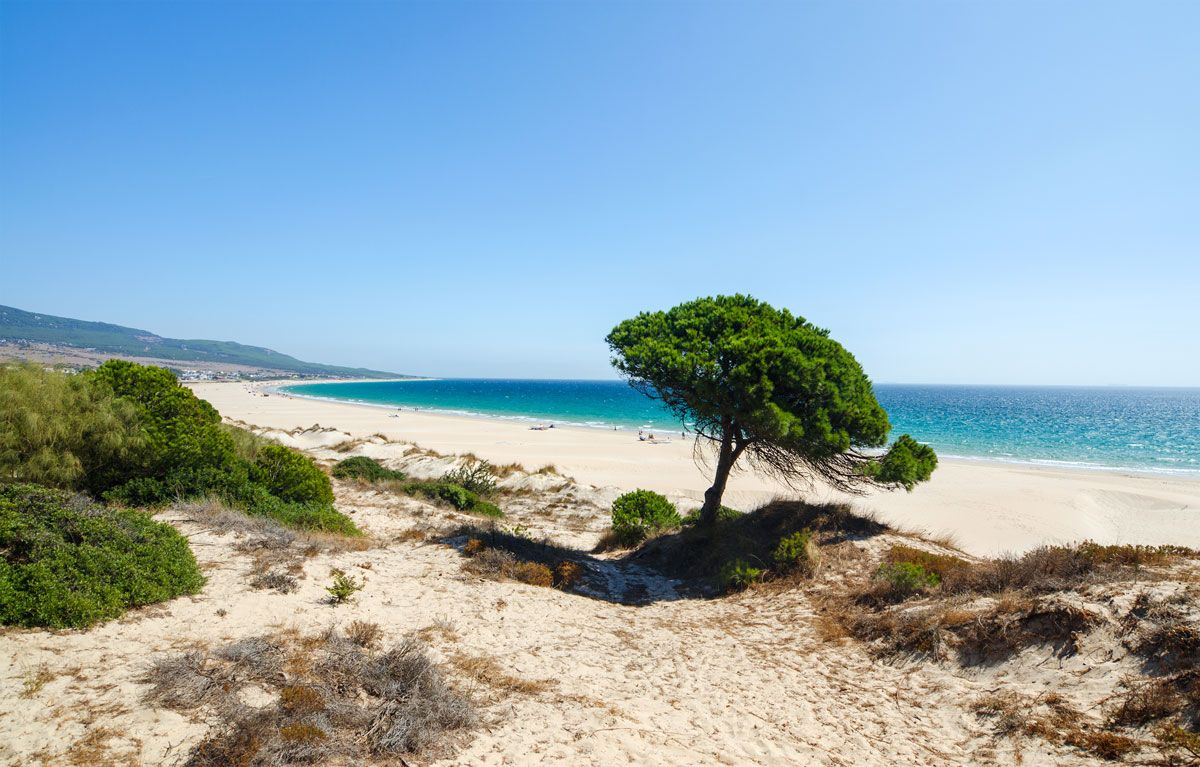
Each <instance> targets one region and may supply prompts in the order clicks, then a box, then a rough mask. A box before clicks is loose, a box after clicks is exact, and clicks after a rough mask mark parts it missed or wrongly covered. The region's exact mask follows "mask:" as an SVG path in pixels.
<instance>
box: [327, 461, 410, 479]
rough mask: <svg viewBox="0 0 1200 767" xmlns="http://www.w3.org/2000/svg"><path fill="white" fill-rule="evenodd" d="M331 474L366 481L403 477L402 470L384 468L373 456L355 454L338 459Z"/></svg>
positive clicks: (339, 477) (340, 477)
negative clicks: (342, 459) (341, 459)
mask: <svg viewBox="0 0 1200 767" xmlns="http://www.w3.org/2000/svg"><path fill="white" fill-rule="evenodd" d="M333 476H335V477H337V478H338V479H365V480H366V481H368V482H379V481H381V480H385V479H396V480H402V479H404V472H402V471H395V470H393V469H389V468H386V467H385V466H384V465H383V464H381V463H380V462H379V461H376V460H375V459H374V458H368V457H366V456H365V455H356V456H353V457H351V458H347V459H345V460H344V461H338V462H337V464H336V465H335V466H334V467H333Z"/></svg>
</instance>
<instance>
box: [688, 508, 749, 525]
mask: <svg viewBox="0 0 1200 767" xmlns="http://www.w3.org/2000/svg"><path fill="white" fill-rule="evenodd" d="M743 514H745V512H743V511H738V510H737V509H731V508H729V507H728V506H722V507H721V508H719V509H717V521H718V522H728V521H729V520H731V519H737V518H738V517H740V516H742V515H743ZM699 523H700V509H692V510H691V511H689V512H688V513H687V514H685V515H684V517H683V519H681V520H679V524H680V525H681V526H683V527H690V526H691V525H696V524H699Z"/></svg>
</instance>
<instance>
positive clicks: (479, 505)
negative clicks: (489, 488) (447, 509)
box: [403, 480, 504, 517]
mask: <svg viewBox="0 0 1200 767" xmlns="http://www.w3.org/2000/svg"><path fill="white" fill-rule="evenodd" d="M403 491H404V492H406V493H408V494H409V495H419V496H422V497H424V498H428V499H430V500H432V501H441V502H443V503H447V504H449V505H451V506H453V507H454V508H455V509H458V510H459V511H469V512H472V513H474V514H482V515H484V516H488V517H503V516H504V512H503V511H501V510H500V508H499V507H498V506H496V505H495V504H492V503H488V502H487V501H485V500H483V499H482V498H480V497H479V496H478V495H477V494H475V493H472V492H471V491H470V490H468V489H466V488H465V487H462V486H461V485H456V484H453V483H451V482H442V481H438V480H425V481H417V482H408V483H406V484H405V485H404V487H403Z"/></svg>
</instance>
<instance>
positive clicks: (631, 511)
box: [612, 490, 680, 541]
mask: <svg viewBox="0 0 1200 767" xmlns="http://www.w3.org/2000/svg"><path fill="white" fill-rule="evenodd" d="M679 524H680V519H679V512H678V511H676V510H675V504H673V503H671V502H670V501H669V500H667V497H666V496H664V495H661V494H659V493H656V492H654V491H653V490H634V491H632V492H629V493H625V495H622V496H621V497H620V498H618V499H617V500H615V501H613V504H612V528H613V530H614V531H616V532H617V534H618V535H619V536H620V537H621V538H622V539H623V540H627V541H628V540H633V539H634V538H637V537H640V538H645V537H646V536H648V535H650V533H651V532H657V531H660V530H672V529H674V528H677V527H679Z"/></svg>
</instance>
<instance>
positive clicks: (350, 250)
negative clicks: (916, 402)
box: [0, 0, 1200, 385]
mask: <svg viewBox="0 0 1200 767" xmlns="http://www.w3.org/2000/svg"><path fill="white" fill-rule="evenodd" d="M1197 29H1200V4H1197V3H1194V2H1180V3H1157V2H1128V3H1119V4H1113V3H1104V2H1078V3H1073V2H1036V3H1021V2H1002V3H1001V2H995V3H982V2H977V3H966V2H941V3H918V2H898V1H897V2H884V3H867V2H842V1H840V0H839V1H838V2H828V3H787V4H784V3H778V4H769V3H762V4H756V3H736V4H734V3H727V4H719V3H686V2H672V3H650V4H645V3H582V2H575V3H514V4H505V3H480V4H465V3H431V4H418V3H363V4H356V3H351V2H338V3H283V2H271V3H267V2H263V3H240V4H219V3H156V4H138V3H133V2H122V3H116V4H105V3H100V2H88V3H82V4H67V3H55V2H39V3H28V4H26V3H15V2H7V1H5V2H3V3H0V260H2V262H3V266H2V269H0V303H3V304H8V305H15V306H18V307H20V308H24V309H29V310H34V311H40V312H46V313H52V314H60V315H66V316H72V317H79V318H82V319H94V320H104V321H109V322H116V323H120V324H125V325H132V326H135V327H141V328H146V329H149V330H152V331H154V332H157V333H160V334H162V335H169V336H175V337H185V338H189V337H190V338H197V337H200V338H218V339H229V340H237V341H241V342H243V343H251V344H256V345H263V346H270V347H272V348H275V349H278V350H280V351H284V352H287V353H290V354H294V355H296V356H299V357H301V358H304V359H310V360H314V361H321V362H329V363H340V364H347V365H364V366H370V367H376V368H384V369H389V370H396V371H402V372H410V373H420V374H430V375H466V376H528V377H594V378H599V377H610V376H611V375H612V373H611V371H610V368H609V366H608V359H607V358H608V354H607V349H606V347H605V346H604V343H603V338H604V335H605V334H606V333H607V331H608V330H609V329H610V328H611V327H612V326H613V325H614V324H616V323H617V322H618V321H620V320H622V319H624V318H626V317H628V316H631V315H633V314H636V313H637V312H638V311H640V310H643V309H656V308H667V307H669V306H671V305H673V304H675V303H678V302H680V301H683V300H687V299H690V298H694V297H696V296H699V295H709V294H716V293H729V292H748V293H751V294H753V295H755V296H757V297H759V298H762V299H764V300H767V301H769V302H771V303H774V304H777V305H782V306H787V307H789V308H790V309H792V310H793V311H795V312H796V313H798V314H800V315H802V316H805V317H807V318H808V319H810V320H811V321H813V322H815V323H817V324H819V325H822V326H824V327H827V328H830V329H831V330H832V332H833V335H834V337H835V338H838V339H839V340H841V341H842V342H843V343H844V344H845V345H846V346H847V347H848V348H849V349H850V350H851V351H852V352H854V353H855V355H856V356H857V357H858V358H859V360H860V361H861V362H862V363H863V365H864V367H866V369H867V371H868V373H870V374H871V376H872V377H873V378H874V379H875V380H877V381H887V382H943V383H958V382H964V383H1078V384H1161V385H1200V340H1198V339H1200V88H1198V86H1197V84H1198V83H1200V46H1197V45H1196V37H1195V34H1196V30H1197Z"/></svg>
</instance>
